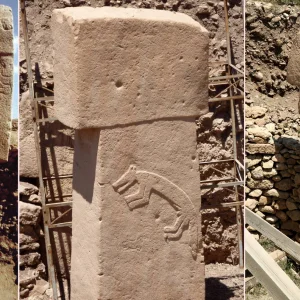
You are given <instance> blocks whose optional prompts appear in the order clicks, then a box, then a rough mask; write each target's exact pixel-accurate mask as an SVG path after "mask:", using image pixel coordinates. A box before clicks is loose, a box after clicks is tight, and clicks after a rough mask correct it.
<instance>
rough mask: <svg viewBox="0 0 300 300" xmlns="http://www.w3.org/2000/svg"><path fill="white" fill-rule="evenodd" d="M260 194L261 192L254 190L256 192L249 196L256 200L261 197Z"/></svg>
mask: <svg viewBox="0 0 300 300" xmlns="http://www.w3.org/2000/svg"><path fill="white" fill-rule="evenodd" d="M261 194H262V191H261V190H257V189H256V190H253V191H252V192H251V193H249V196H250V197H254V198H257V197H259V196H261Z"/></svg>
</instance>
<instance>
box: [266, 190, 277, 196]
mask: <svg viewBox="0 0 300 300" xmlns="http://www.w3.org/2000/svg"><path fill="white" fill-rule="evenodd" d="M264 196H269V197H279V191H277V190H276V189H271V190H268V191H265V192H264Z"/></svg>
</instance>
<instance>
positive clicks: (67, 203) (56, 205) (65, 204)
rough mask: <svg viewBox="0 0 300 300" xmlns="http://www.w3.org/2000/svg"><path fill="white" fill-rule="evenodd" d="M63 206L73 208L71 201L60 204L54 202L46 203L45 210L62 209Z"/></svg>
mask: <svg viewBox="0 0 300 300" xmlns="http://www.w3.org/2000/svg"><path fill="white" fill-rule="evenodd" d="M63 206H73V201H62V202H55V203H47V204H46V207H47V208H54V207H63Z"/></svg>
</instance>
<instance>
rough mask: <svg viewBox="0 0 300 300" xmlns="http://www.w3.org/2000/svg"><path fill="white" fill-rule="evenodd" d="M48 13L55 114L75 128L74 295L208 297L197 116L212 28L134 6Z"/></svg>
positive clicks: (203, 106)
mask: <svg viewBox="0 0 300 300" xmlns="http://www.w3.org/2000/svg"><path fill="white" fill-rule="evenodd" d="M52 20H53V32H54V41H55V45H54V50H55V55H54V58H55V67H54V72H55V76H54V80H55V97H56V104H55V105H56V114H57V117H58V118H59V119H60V120H61V121H62V122H64V123H65V124H66V125H69V126H71V127H72V128H76V129H77V130H76V133H75V157H74V171H73V174H74V179H73V226H72V262H71V268H72V275H71V284H72V291H71V298H72V300H77V299H112V300H119V299H124V297H125V298H128V299H147V298H149V295H151V298H153V299H157V300H165V299H181V298H188V299H191V300H196V299H197V300H198V299H204V296H205V289H204V272H203V267H204V266H203V263H202V260H201V250H202V249H201V248H202V247H201V245H200V240H201V230H200V229H201V227H200V226H199V225H200V215H199V214H198V211H199V209H200V205H201V204H200V203H199V201H198V199H199V198H200V191H199V174H198V161H197V156H196V153H195V149H196V139H195V131H196V128H195V122H194V121H195V116H197V115H199V114H204V113H206V112H207V108H208V106H207V98H208V97H207V85H208V80H207V78H208V33H207V31H206V30H205V29H204V28H202V27H201V26H200V25H199V24H198V23H197V22H195V21H193V20H192V19H191V18H189V17H187V16H185V15H182V14H178V13H169V12H166V11H154V10H134V9H130V8H127V9H121V8H108V7H106V8H97V9H93V8H87V7H81V8H77V9H65V10H57V11H55V12H54V15H53V18H52ZM124 36H126V39H124ZM136 45H138V47H137V46H136ZM65 74H68V76H65ZM95 78H96V80H95ZM162 78H164V80H163V81H162V80H161V79H162ZM78 82H80V85H78ZM175 86H176V91H175V90H174V87H175ZM85 101H86V102H85ZM199 109H200V110H199ZM183 139H184V141H185V142H184V143H182V140H183ZM145 206H147V207H145ZM87 220H88V222H87ZM174 222H175V223H176V222H177V224H176V225H179V224H180V223H181V222H182V223H181V225H179V226H174V225H175V223H174ZM170 225H171V226H170ZM179 240H180V241H179ZM87 253H88V255H87ZM116 262H117V263H116ZM133 266H134V268H133ZM116 286H117V288H116Z"/></svg>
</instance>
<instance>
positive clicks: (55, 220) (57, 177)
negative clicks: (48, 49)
mask: <svg viewBox="0 0 300 300" xmlns="http://www.w3.org/2000/svg"><path fill="white" fill-rule="evenodd" d="M20 4H21V5H20V7H21V21H22V29H23V35H24V43H25V52H26V62H27V74H28V85H29V97H30V102H31V108H32V119H33V129H34V140H35V149H36V157H37V167H38V177H39V190H40V195H41V204H42V213H43V225H44V236H45V246H46V256H47V270H48V277H49V281H50V286H51V287H52V290H53V299H54V300H57V299H58V287H57V286H58V283H57V274H56V267H55V263H54V260H53V246H52V244H51V234H53V232H52V231H53V230H55V229H57V228H61V227H72V222H59V221H60V220H61V219H62V218H63V217H64V216H65V215H67V214H68V213H70V211H71V209H72V194H71V193H69V194H62V192H61V191H60V192H59V194H58V195H57V194H56V195H55V194H54V193H53V188H51V187H53V184H52V182H56V183H59V182H60V181H61V180H64V179H69V180H72V178H73V175H72V174H63V175H61V174H58V173H56V172H55V174H54V175H53V174H49V171H47V168H46V165H45V163H46V162H45V161H43V159H42V157H41V150H42V147H43V146H42V145H41V140H40V133H41V130H42V127H43V126H45V125H47V123H49V122H50V123H52V122H56V121H58V120H57V118H53V117H48V116H47V115H45V111H44V112H43V108H47V109H51V106H52V105H53V103H54V97H53V96H46V97H38V93H37V90H38V89H44V90H47V91H48V93H49V92H50V93H53V91H52V90H50V89H47V88H46V87H44V86H43V85H38V84H37V82H35V81H34V78H33V74H32V69H31V68H32V64H31V57H30V47H29V38H28V27H27V24H28V23H27V16H26V9H25V0H21V3H20ZM49 104H50V106H49ZM63 207H67V208H68V209H67V210H65V211H64V212H63V213H61V214H60V215H59V216H56V217H53V214H51V212H52V211H53V210H55V209H58V208H63ZM52 237H53V236H52Z"/></svg>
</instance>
